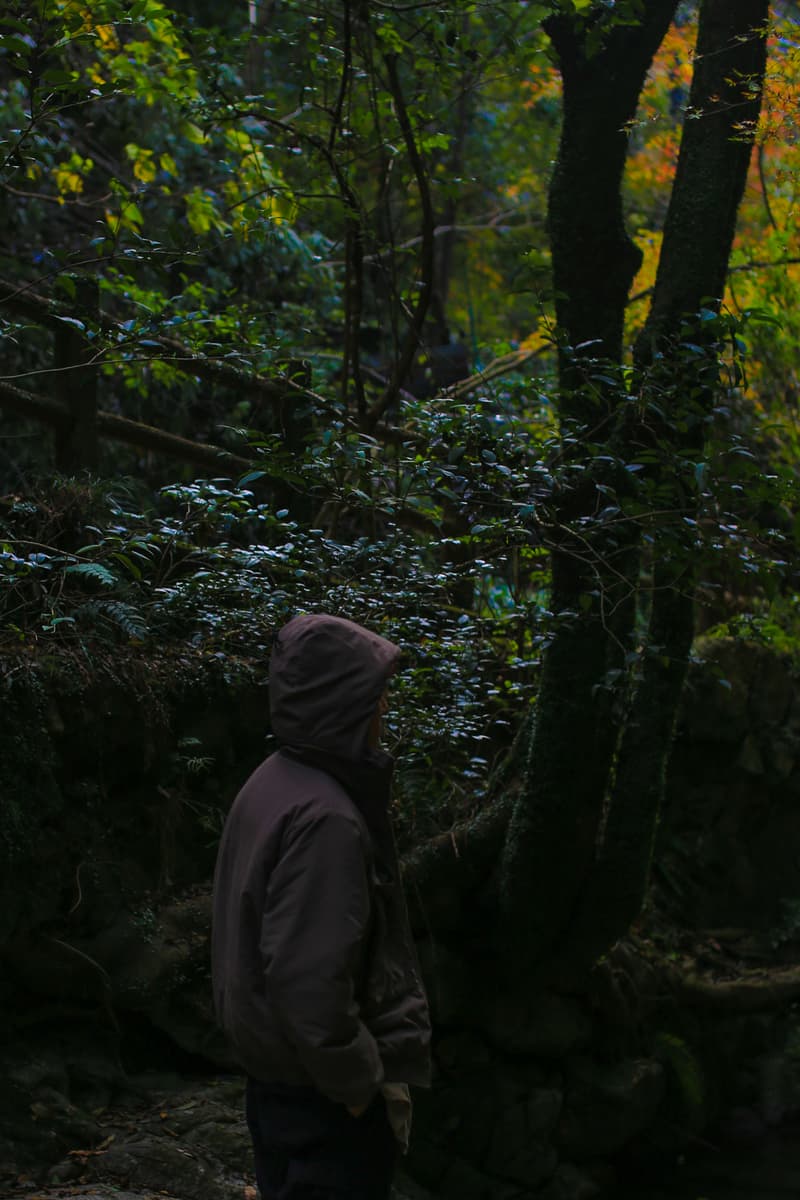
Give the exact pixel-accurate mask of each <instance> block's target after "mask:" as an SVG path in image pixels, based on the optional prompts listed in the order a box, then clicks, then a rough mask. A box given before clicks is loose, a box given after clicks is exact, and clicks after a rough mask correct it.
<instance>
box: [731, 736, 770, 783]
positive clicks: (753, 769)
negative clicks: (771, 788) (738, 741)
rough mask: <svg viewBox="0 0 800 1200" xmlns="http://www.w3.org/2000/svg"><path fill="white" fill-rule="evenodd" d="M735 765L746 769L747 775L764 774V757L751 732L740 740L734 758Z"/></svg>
mask: <svg viewBox="0 0 800 1200" xmlns="http://www.w3.org/2000/svg"><path fill="white" fill-rule="evenodd" d="M736 765H737V766H738V767H741V769H742V770H743V771H746V772H747V774H748V775H763V774H764V758H763V755H762V753H761V749H760V747H759V745H758V741H757V740H756V738H755V737H754V736H753V734H752V733H748V735H747V737H746V738H745V739H744V741H743V742H742V746H741V749H740V750H739V754H738V757H737V759H736Z"/></svg>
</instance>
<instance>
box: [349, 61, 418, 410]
mask: <svg viewBox="0 0 800 1200" xmlns="http://www.w3.org/2000/svg"><path fill="white" fill-rule="evenodd" d="M383 61H384V63H385V64H386V70H387V72H388V77H389V90H390V92H391V95H392V99H393V100H394V104H395V109H396V112H397V120H398V123H399V125H400V129H401V130H402V133H403V140H404V142H405V145H406V150H407V151H408V157H409V160H410V162H411V166H412V168H413V171H414V177H415V179H416V182H417V190H418V191H419V198H420V204H421V205H422V252H421V262H420V270H421V275H422V283H421V287H420V292H419V296H418V299H417V303H416V305H415V307H414V310H413V312H412V314H411V322H410V326H409V329H408V331H407V333H406V337H405V340H404V344H403V347H402V349H401V351H400V355H399V357H398V359H397V362H396V363H395V366H394V369H393V371H392V376H391V379H390V380H389V384H388V386H387V388H386V390H385V392H384V393H383V395H382V396H381V398H380V399H379V400H378V401H377V403H376V404H374V405H373V407H372V409H371V410H370V412H369V414H368V418H367V421H366V422H365V427H366V429H367V430H368V431H369V430H372V429H374V428H375V426H376V425H377V423H378V421H379V420H380V419H381V417H382V416H383V415H384V413H385V412H386V410H387V409H388V408H389V407H390V406H391V405H392V404H393V403H394V401H395V400H396V399H397V395H398V392H399V390H400V387H401V386H402V384H403V381H404V380H405V379H406V377H407V375H408V372H409V370H410V369H411V364H412V363H413V361H414V357H415V355H416V353H417V351H418V349H419V344H420V340H421V336H422V327H423V324H424V322H425V317H426V315H427V312H428V306H429V305H430V301H431V295H432V293H433V275H434V239H433V230H434V228H435V219H434V212H433V201H432V199H431V191H430V184H429V181H428V175H427V171H426V169H425V164H424V162H423V160H422V155H421V154H420V151H419V147H418V146H417V142H416V138H415V137H414V130H413V127H412V125H411V120H410V118H409V115H408V109H407V107H406V103H405V97H404V96H403V89H402V86H401V84H400V77H399V74H398V71H397V55H396V54H385V55H384V56H383Z"/></svg>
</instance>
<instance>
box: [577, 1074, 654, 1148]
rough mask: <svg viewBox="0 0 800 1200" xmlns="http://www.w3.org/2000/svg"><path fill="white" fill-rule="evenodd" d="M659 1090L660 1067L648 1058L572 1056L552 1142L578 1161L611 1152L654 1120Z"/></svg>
mask: <svg viewBox="0 0 800 1200" xmlns="http://www.w3.org/2000/svg"><path fill="white" fill-rule="evenodd" d="M663 1095H664V1071H663V1067H662V1066H661V1064H660V1063H658V1062H654V1061H653V1060H652V1059H627V1060H624V1061H623V1062H620V1063H616V1064H614V1065H613V1066H607V1065H605V1064H601V1063H595V1062H593V1061H592V1060H591V1059H588V1058H576V1059H573V1060H571V1062H570V1063H569V1064H568V1083H567V1089H566V1095H565V1099H564V1109H563V1112H562V1114H561V1118H560V1120H559V1123H558V1130H557V1138H556V1141H557V1145H558V1146H559V1148H560V1149H561V1150H562V1151H563V1152H564V1153H565V1154H567V1155H568V1156H569V1157H570V1158H574V1159H575V1160H576V1161H578V1162H581V1161H582V1160H585V1159H589V1158H600V1157H603V1156H606V1157H607V1156H608V1155H610V1154H614V1153H615V1152H616V1151H618V1150H621V1149H622V1147H623V1146H624V1145H625V1144H626V1143H627V1142H629V1141H630V1140H631V1139H632V1138H633V1137H635V1136H636V1134H638V1133H641V1132H642V1131H643V1130H644V1129H646V1128H647V1126H648V1125H650V1124H651V1123H652V1122H653V1120H654V1119H655V1116H656V1113H657V1110H658V1107H659V1104H660V1103H661V1100H662V1098H663Z"/></svg>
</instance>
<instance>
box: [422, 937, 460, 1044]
mask: <svg viewBox="0 0 800 1200" xmlns="http://www.w3.org/2000/svg"><path fill="white" fill-rule="evenodd" d="M417 953H418V955H419V962H420V968H421V970H422V976H423V979H424V981H425V988H426V990H427V993H428V1001H429V1003H430V1008H431V1016H432V1018H433V1021H434V1024H436V1025H443V1026H447V1025H455V1024H458V1023H460V1021H461V1020H462V1019H463V1016H464V1013H465V1010H466V1009H468V1007H469V1003H470V997H471V995H472V991H473V985H472V983H471V981H470V979H469V974H468V971H467V964H466V963H465V962H464V960H463V959H462V958H459V957H458V955H455V954H453V953H452V951H450V950H447V949H446V948H445V947H444V946H441V945H439V944H438V943H436V942H434V941H433V940H432V939H430V938H425V939H423V940H422V941H421V942H419V943H418V944H417Z"/></svg>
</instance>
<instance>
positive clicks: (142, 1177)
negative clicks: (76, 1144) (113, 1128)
mask: <svg viewBox="0 0 800 1200" xmlns="http://www.w3.org/2000/svg"><path fill="white" fill-rule="evenodd" d="M87 1177H88V1179H89V1180H90V1182H101V1181H103V1182H105V1181H109V1182H110V1181H114V1182H119V1183H120V1184H122V1185H123V1186H125V1187H129V1188H130V1187H136V1188H141V1189H143V1190H145V1189H147V1190H152V1191H154V1192H167V1193H171V1194H172V1195H174V1196H180V1197H182V1198H184V1200H231V1198H232V1194H233V1193H232V1189H231V1188H230V1187H228V1186H226V1184H225V1183H224V1182H222V1181H221V1180H220V1172H219V1167H218V1166H217V1165H216V1164H215V1163H213V1162H212V1161H210V1160H209V1159H207V1158H206V1157H205V1156H204V1155H200V1154H198V1153H195V1152H193V1151H190V1150H187V1149H186V1148H185V1147H184V1146H183V1145H181V1144H180V1143H179V1142H177V1141H175V1142H173V1141H171V1140H168V1139H167V1138H164V1137H162V1138H147V1137H143V1138H140V1139H137V1140H133V1141H130V1142H123V1143H121V1144H114V1145H111V1146H109V1148H108V1149H107V1150H105V1151H104V1152H103V1154H102V1155H100V1156H98V1157H97V1158H92V1159H89V1163H88V1169H87Z"/></svg>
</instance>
